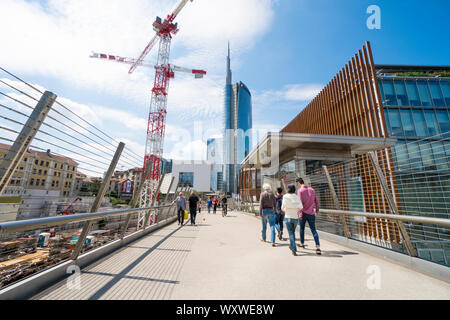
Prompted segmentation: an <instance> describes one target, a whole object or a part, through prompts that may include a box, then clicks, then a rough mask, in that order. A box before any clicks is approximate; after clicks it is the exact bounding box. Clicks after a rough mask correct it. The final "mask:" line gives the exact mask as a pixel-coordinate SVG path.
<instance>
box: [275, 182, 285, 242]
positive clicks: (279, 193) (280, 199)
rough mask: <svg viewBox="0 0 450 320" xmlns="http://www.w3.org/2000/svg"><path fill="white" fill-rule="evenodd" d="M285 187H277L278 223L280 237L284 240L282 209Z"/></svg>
mask: <svg viewBox="0 0 450 320" xmlns="http://www.w3.org/2000/svg"><path fill="white" fill-rule="evenodd" d="M282 193H283V189H282V188H277V210H276V217H277V219H276V225H277V226H278V228H277V230H278V239H280V241H281V240H283V224H284V223H283V221H284V212H283V211H282V210H281V205H282V203H283V195H282Z"/></svg>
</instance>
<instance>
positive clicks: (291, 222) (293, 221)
mask: <svg viewBox="0 0 450 320" xmlns="http://www.w3.org/2000/svg"><path fill="white" fill-rule="evenodd" d="M302 208H303V205H302V202H301V200H300V198H299V197H298V195H296V194H295V186H293V185H292V186H289V187H288V193H287V194H286V195H284V196H283V200H282V204H281V210H282V211H283V212H284V213H285V215H286V217H285V219H286V229H287V230H288V233H289V248H290V249H291V252H292V254H293V255H294V256H296V255H297V247H296V246H295V229H296V228H297V225H298V222H299V218H298V213H299V210H301V209H302Z"/></svg>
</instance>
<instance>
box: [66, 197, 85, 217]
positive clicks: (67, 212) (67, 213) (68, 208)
mask: <svg viewBox="0 0 450 320" xmlns="http://www.w3.org/2000/svg"><path fill="white" fill-rule="evenodd" d="M78 200H80V201H81V198H75V200H74V201H73V202H72V203H71V204H70V206H68V207H67V209H66V210H64V211H63V214H64V215H69V214H73V212H72V211H70V209H72V207H73V205H74V204H75V202H77V201H78Z"/></svg>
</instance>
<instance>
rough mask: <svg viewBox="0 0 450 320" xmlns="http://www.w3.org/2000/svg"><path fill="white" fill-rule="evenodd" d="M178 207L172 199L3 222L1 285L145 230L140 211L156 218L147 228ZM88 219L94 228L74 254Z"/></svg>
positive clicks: (0, 235) (171, 213)
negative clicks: (140, 224)
mask: <svg viewBox="0 0 450 320" xmlns="http://www.w3.org/2000/svg"><path fill="white" fill-rule="evenodd" d="M175 209H176V208H175V206H174V204H173V203H172V204H168V205H158V206H151V207H146V208H138V209H122V210H111V211H104V212H95V213H83V214H76V215H68V216H55V217H48V218H39V219H30V220H19V221H10V222H4V223H0V237H1V242H0V288H2V287H5V286H7V285H10V284H13V283H15V282H17V281H19V280H22V279H24V278H25V277H28V276H31V275H34V274H36V273H37V272H41V271H43V270H46V269H48V268H50V267H54V266H55V265H57V264H60V263H62V262H65V261H68V260H69V259H72V260H76V259H77V257H78V254H79V253H82V252H83V253H84V252H88V251H90V250H93V249H95V248H98V247H101V246H103V245H105V244H108V243H111V242H112V241H115V240H119V239H123V238H124V237H125V236H128V235H132V234H135V233H137V232H142V231H143V230H141V229H140V230H137V228H136V225H137V214H138V213H140V212H144V213H145V214H146V215H147V216H151V217H152V218H150V219H151V220H153V221H152V223H148V224H146V225H145V226H144V230H145V229H146V228H148V227H149V226H150V225H154V224H155V222H156V223H162V222H164V221H167V219H170V218H172V217H174V216H176V210H175ZM130 218H131V219H130ZM150 219H147V220H150ZM86 222H92V223H93V224H92V229H91V230H90V232H89V234H88V236H87V237H86V238H85V240H84V244H83V245H82V246H81V250H80V252H78V253H76V254H74V250H76V248H77V246H76V244H77V242H78V241H79V240H81V239H82V236H81V234H82V232H81V231H82V229H83V226H84V225H85V224H86ZM48 234H49V235H48ZM80 237H81V239H80Z"/></svg>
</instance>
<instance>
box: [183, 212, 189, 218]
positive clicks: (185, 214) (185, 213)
mask: <svg viewBox="0 0 450 320" xmlns="http://www.w3.org/2000/svg"><path fill="white" fill-rule="evenodd" d="M187 219H189V212H188V211H187V210H184V220H187Z"/></svg>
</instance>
